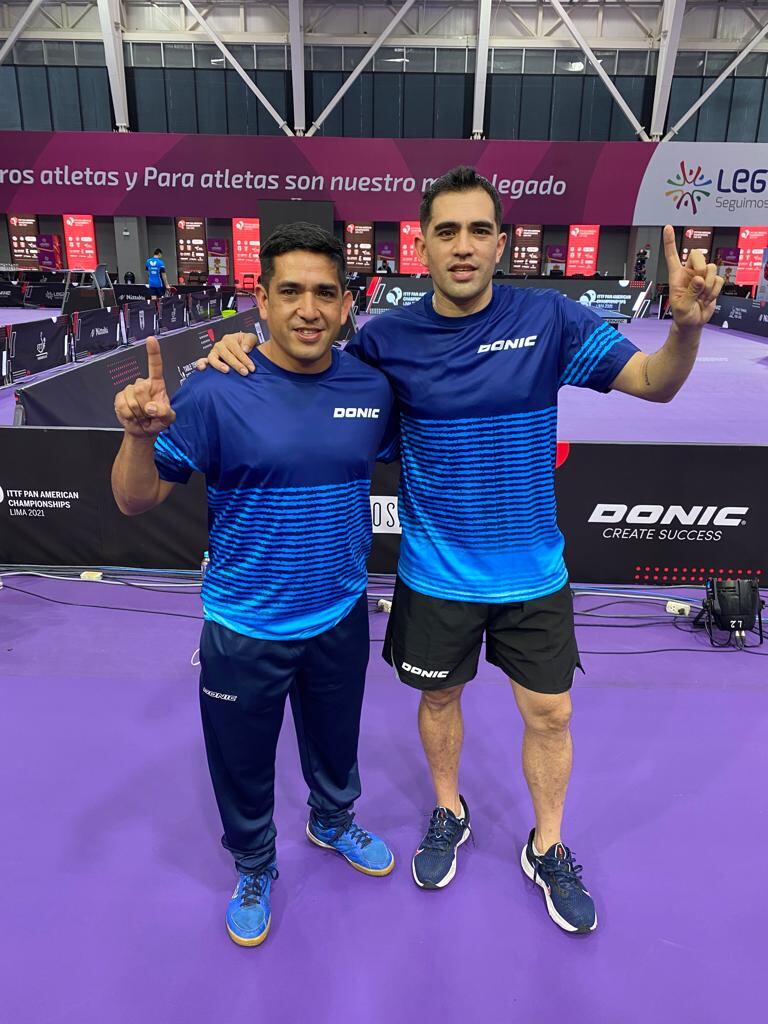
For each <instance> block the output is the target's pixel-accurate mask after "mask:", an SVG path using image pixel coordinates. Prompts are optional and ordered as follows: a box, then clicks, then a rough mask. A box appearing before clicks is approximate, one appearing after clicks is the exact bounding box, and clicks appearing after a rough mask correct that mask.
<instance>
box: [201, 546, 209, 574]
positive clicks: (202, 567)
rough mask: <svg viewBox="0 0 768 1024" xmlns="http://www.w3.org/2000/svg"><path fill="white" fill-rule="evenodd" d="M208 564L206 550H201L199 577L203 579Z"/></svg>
mask: <svg viewBox="0 0 768 1024" xmlns="http://www.w3.org/2000/svg"><path fill="white" fill-rule="evenodd" d="M210 564H211V560H210V558H209V557H208V552H207V551H204V552H203V560H202V562H201V563H200V578H201V580H204V579H205V574H206V573H207V572H208V566H209V565H210Z"/></svg>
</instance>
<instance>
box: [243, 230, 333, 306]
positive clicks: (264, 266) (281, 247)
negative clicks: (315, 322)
mask: <svg viewBox="0 0 768 1024" xmlns="http://www.w3.org/2000/svg"><path fill="white" fill-rule="evenodd" d="M288 252H317V253H321V254H322V255H323V256H327V257H328V258H329V259H330V260H331V262H332V263H333V265H334V266H335V267H336V273H337V275H338V278H339V284H340V285H341V289H342V291H343V290H344V288H345V287H346V283H347V261H346V258H345V256H344V246H343V245H342V243H341V242H340V241H339V239H338V238H336V237H335V235H332V234H331V233H330V232H329V231H326V230H325V229H324V228H321V227H318V226H317V224H308V223H307V222H306V221H296V222H295V223H294V224H280V225H279V226H278V227H276V228H275V230H274V231H273V232H272V234H271V235H270V236H269V238H268V239H267V240H266V242H265V243H264V245H262V247H261V277H260V278H259V281H260V283H261V285H262V287H264V288H266V289H269V282H270V281H271V280H272V278H273V277H274V274H275V257H277V256H284V255H285V254H286V253H288Z"/></svg>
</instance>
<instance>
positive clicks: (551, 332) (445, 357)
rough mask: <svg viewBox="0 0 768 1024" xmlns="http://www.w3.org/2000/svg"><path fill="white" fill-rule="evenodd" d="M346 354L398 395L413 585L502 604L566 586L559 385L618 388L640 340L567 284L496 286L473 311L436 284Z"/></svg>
mask: <svg viewBox="0 0 768 1024" xmlns="http://www.w3.org/2000/svg"><path fill="white" fill-rule="evenodd" d="M346 351H347V352H349V353H351V354H354V355H355V356H357V357H358V358H360V359H362V360H364V361H365V362H367V363H369V364H370V365H372V366H376V367H378V368H379V369H380V370H382V371H383V372H384V373H385V374H386V375H387V377H388V378H389V380H390V383H391V384H392V387H393V389H394V391H395V394H396V395H397V398H398V401H399V404H400V409H401V432H402V437H401V462H402V473H401V478H400V495H399V513H400V522H401V525H402V530H403V535H402V542H401V547H400V562H399V566H398V572H399V574H400V576H401V577H402V579H403V580H404V582H405V583H407V584H408V586H410V587H412V588H413V589H414V590H417V591H419V592H420V593H423V594H429V595H432V596H435V597H442V598H447V599H449V600H457V601H477V602H483V603H485V602H488V603H494V604H495V603H506V602H515V601H526V600H531V599H533V598H536V597H543V596H545V595H547V594H551V593H554V592H555V591H556V590H559V589H560V588H561V587H563V586H564V585H565V584H566V583H567V581H568V572H567V569H566V566H565V562H564V560H563V546H564V544H563V537H562V534H561V533H560V530H559V529H558V526H557V508H556V503H555V486H554V483H555V481H554V475H555V452H556V444H557V398H558V390H559V388H560V387H561V386H563V385H566V384H572V385H575V386H576V387H587V388H593V389H594V390H597V391H608V390H609V389H610V386H611V383H612V382H613V380H614V379H615V377H616V376H617V374H618V373H619V372H620V371H621V369H622V368H623V367H624V365H625V364H626V362H627V361H628V360H629V359H630V357H631V356H632V355H633V354H634V353H635V352H636V351H637V349H636V347H635V346H634V345H633V344H632V343H631V342H630V341H629V340H628V339H627V338H625V337H624V336H623V335H621V334H619V332H618V331H616V330H615V328H613V327H611V326H610V325H609V324H607V323H605V322H604V321H603V320H602V319H601V318H600V317H599V316H597V314H595V313H593V312H592V310H590V309H589V308H588V307H586V306H582V305H581V304H580V303H577V302H573V301H572V300H570V299H567V298H565V297H564V296H563V295H561V294H560V293H559V292H557V291H554V290H552V291H548V290H538V289H528V288H525V289H523V288H520V289H516V288H514V286H508V285H496V286H494V289H493V297H492V300H491V302H490V304H489V305H488V306H486V307H485V309H483V310H481V311H480V312H478V313H473V314H471V315H470V316H466V317H444V316H440V315H439V314H437V313H435V311H434V309H433V308H432V293H429V294H428V295H426V296H425V297H424V298H423V299H422V300H420V301H419V302H416V303H414V304H413V305H411V306H408V307H406V308H405V309H402V310H398V311H397V312H394V313H387V314H385V315H383V316H379V317H375V318H374V319H373V320H371V321H370V322H369V323H367V324H366V325H365V326H364V327H363V329H362V331H361V332H360V334H359V335H358V336H357V337H356V338H355V339H353V340H352V342H350V344H349V345H348V346H347V350H346Z"/></svg>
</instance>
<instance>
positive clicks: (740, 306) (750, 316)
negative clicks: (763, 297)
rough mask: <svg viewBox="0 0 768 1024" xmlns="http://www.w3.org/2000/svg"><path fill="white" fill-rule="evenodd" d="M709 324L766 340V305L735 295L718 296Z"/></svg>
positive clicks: (767, 326) (767, 333)
mask: <svg viewBox="0 0 768 1024" xmlns="http://www.w3.org/2000/svg"><path fill="white" fill-rule="evenodd" d="M710 323H712V324H714V325H715V326H716V327H723V328H725V329H726V330H727V329H730V330H732V331H744V332H745V333H746V334H755V335H757V337H758V338H768V303H765V302H762V303H761V302H753V300H752V299H742V298H739V297H738V296H735V295H720V297H719V298H718V300H717V305H716V306H715V312H714V313H713V315H712V319H711V321H710Z"/></svg>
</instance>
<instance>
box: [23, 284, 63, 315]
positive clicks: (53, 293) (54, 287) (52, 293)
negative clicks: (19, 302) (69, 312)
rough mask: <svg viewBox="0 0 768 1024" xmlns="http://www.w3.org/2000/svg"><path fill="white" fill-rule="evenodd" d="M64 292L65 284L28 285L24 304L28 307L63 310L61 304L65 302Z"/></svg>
mask: <svg viewBox="0 0 768 1024" xmlns="http://www.w3.org/2000/svg"><path fill="white" fill-rule="evenodd" d="M64 291H65V288H64V282H61V283H59V282H55V283H54V282H51V283H50V284H32V285H28V286H27V290H26V291H25V292H24V302H25V303H26V304H27V305H28V306H43V307H44V308H45V307H48V308H50V309H61V304H62V303H63V302H64Z"/></svg>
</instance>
